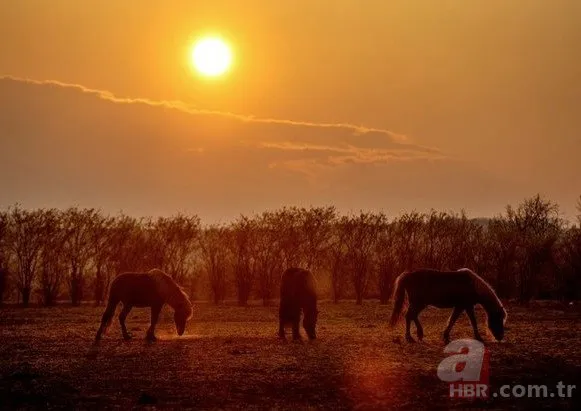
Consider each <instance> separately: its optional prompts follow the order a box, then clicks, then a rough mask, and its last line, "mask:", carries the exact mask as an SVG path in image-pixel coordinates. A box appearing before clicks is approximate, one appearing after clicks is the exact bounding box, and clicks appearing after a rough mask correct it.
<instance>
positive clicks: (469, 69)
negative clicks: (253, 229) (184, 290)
mask: <svg viewBox="0 0 581 411" xmlns="http://www.w3.org/2000/svg"><path fill="white" fill-rule="evenodd" d="M89 3H90V6H89V5H88V4H89ZM580 17H581V3H579V2H577V1H574V0H566V1H559V2H552V3H549V2H545V1H541V0H531V1H525V0H517V1H514V2H502V1H492V2H489V1H487V2H485V1H474V2H470V3H466V2H460V1H447V2H442V3H437V4H436V3H434V2H430V1H426V0H422V1H420V0H415V1H406V2H404V1H395V2H389V4H383V3H380V2H377V4H375V3H373V4H366V5H365V6H362V5H360V4H357V2H350V1H347V0H335V1H331V0H321V1H319V2H317V3H316V4H312V3H310V2H307V1H302V0H301V1H297V2H294V3H292V4H290V3H289V4H278V3H277V4H275V3H272V2H268V1H257V0H255V1H250V2H247V3H245V4H244V5H241V4H240V3H239V2H236V1H233V0H229V1H227V0H222V1H214V2H212V3H211V4H208V3H205V2H195V1H194V2H192V1H181V0H175V1H168V2H166V3H165V4H164V6H163V7H160V6H159V3H157V2H153V1H152V0H144V1H142V2H141V3H140V6H139V8H138V7H135V6H133V7H131V5H130V4H129V2H127V3H122V4H119V3H116V2H113V1H112V0H107V1H100V2H97V1H90V2H84V3H82V4H81V3H78V2H75V1H73V0H60V1H57V2H52V3H50V4H49V3H47V2H42V1H37V0H24V1H21V2H10V3H7V4H4V5H3V6H2V13H1V14H0V36H1V37H2V38H3V39H8V41H5V42H4V44H5V48H4V50H3V53H2V54H1V55H0V187H1V192H0V207H7V206H9V205H12V204H15V203H20V204H22V205H23V206H24V207H59V208H64V207H69V206H75V205H77V206H81V207H95V208H101V209H103V210H104V211H106V212H110V213H116V212H118V211H120V210H123V211H124V212H126V213H129V214H134V215H170V214H174V213H176V212H180V211H182V212H193V213H196V214H198V215H199V216H200V217H201V218H202V219H203V220H205V221H218V220H223V221H224V220H230V219H232V218H235V217H236V216H238V215H239V214H241V213H243V214H247V213H252V212H261V211H263V210H266V209H272V208H278V207H282V206H285V205H286V206H292V205H297V206H309V205H335V206H336V207H337V208H338V210H339V211H340V212H346V211H349V210H354V211H356V210H359V209H364V210H380V209H383V210H384V211H385V212H386V213H387V214H388V215H390V216H393V215H398V214H400V213H401V212H405V211H411V210H414V209H415V210H418V211H428V210H430V209H432V208H433V209H436V210H442V211H448V210H451V211H456V212H459V211H460V210H461V209H465V210H466V212H467V213H468V215H469V216H471V217H488V216H492V215H496V214H499V213H502V212H503V211H504V208H505V206H506V205H507V204H513V205H516V204H518V203H519V202H520V201H522V200H523V199H524V198H525V197H530V196H533V195H535V194H537V193H541V194H542V195H543V196H544V197H545V198H547V199H550V200H552V201H555V202H557V203H558V204H559V205H560V207H561V210H562V211H563V212H564V215H565V216H566V217H568V218H572V216H574V215H575V214H576V212H575V203H576V201H577V199H578V198H579V195H580V194H581V163H580V162H579V153H580V152H581V134H580V130H581V108H580V107H581V76H580V75H579V74H580V73H581V50H579V48H578V47H576V45H577V42H578V39H579V38H581V26H579V24H578V21H579V18H580ZM206 33H219V34H221V35H223V36H224V38H226V39H227V41H228V42H229V44H230V46H231V47H232V49H233V52H234V56H235V58H234V64H233V66H232V69H231V70H230V72H228V73H227V74H226V75H224V76H223V77H222V78H216V79H208V78H202V77H200V76H198V75H197V74H196V73H195V72H194V71H193V69H192V67H191V66H190V65H189V61H188V57H187V54H188V50H189V49H190V47H191V45H192V41H193V40H192V39H193V38H195V37H198V36H200V35H204V34H206Z"/></svg>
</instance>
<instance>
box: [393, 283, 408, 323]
mask: <svg viewBox="0 0 581 411" xmlns="http://www.w3.org/2000/svg"><path fill="white" fill-rule="evenodd" d="M406 276H407V272H404V273H402V274H400V275H399V276H398V277H397V278H396V279H395V284H394V289H393V298H394V304H393V311H392V313H391V319H390V320H389V325H390V326H391V327H393V326H395V325H396V324H397V321H398V320H399V317H400V315H401V312H402V310H403V304H404V302H405V293H406V284H405V283H404V280H405V278H406Z"/></svg>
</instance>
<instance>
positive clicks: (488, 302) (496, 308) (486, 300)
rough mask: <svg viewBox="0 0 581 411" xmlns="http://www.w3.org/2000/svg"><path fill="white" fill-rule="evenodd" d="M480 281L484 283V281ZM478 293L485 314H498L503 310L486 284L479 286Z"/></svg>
mask: <svg viewBox="0 0 581 411" xmlns="http://www.w3.org/2000/svg"><path fill="white" fill-rule="evenodd" d="M480 281H482V282H484V280H480ZM478 291H479V292H478V296H479V302H480V304H481V305H482V307H483V308H484V309H485V310H486V312H487V313H494V312H500V311H502V310H503V306H502V303H501V302H500V300H499V299H498V297H497V296H496V294H495V293H494V291H493V290H492V288H490V286H489V285H488V284H486V283H483V284H481V286H480V287H479V290H478Z"/></svg>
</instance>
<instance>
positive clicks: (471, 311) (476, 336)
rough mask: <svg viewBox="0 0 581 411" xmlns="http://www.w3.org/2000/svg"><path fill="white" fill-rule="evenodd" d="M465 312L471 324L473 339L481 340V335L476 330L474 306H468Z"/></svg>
mask: <svg viewBox="0 0 581 411" xmlns="http://www.w3.org/2000/svg"><path fill="white" fill-rule="evenodd" d="M466 314H468V318H469V319H470V324H471V325H472V330H473V331H474V339H476V340H478V341H482V337H481V336H480V333H479V332H478V324H477V323H476V315H475V313H474V306H473V305H471V306H470V307H468V308H466Z"/></svg>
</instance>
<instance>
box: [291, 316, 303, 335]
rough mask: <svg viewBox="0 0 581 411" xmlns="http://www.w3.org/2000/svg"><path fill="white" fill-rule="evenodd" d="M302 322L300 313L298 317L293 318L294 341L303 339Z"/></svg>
mask: <svg viewBox="0 0 581 411" xmlns="http://www.w3.org/2000/svg"><path fill="white" fill-rule="evenodd" d="M300 322H301V319H300V315H299V316H298V318H293V322H292V329H293V340H294V341H300V340H302V338H301V332H300Z"/></svg>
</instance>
